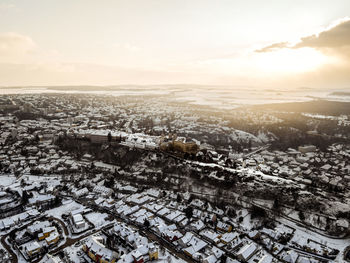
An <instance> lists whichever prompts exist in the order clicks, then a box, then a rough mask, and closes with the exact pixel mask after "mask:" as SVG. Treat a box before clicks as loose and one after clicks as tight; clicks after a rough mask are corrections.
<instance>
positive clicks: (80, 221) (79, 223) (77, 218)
mask: <svg viewBox="0 0 350 263" xmlns="http://www.w3.org/2000/svg"><path fill="white" fill-rule="evenodd" d="M72 219H73V224H74V226H75V227H76V228H78V229H82V228H84V227H85V220H84V218H83V216H82V215H81V214H75V215H73V216H72Z"/></svg>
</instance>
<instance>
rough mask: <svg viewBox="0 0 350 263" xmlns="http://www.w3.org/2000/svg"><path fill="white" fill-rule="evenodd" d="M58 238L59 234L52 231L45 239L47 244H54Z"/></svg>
mask: <svg viewBox="0 0 350 263" xmlns="http://www.w3.org/2000/svg"><path fill="white" fill-rule="evenodd" d="M59 239H60V235H59V234H58V232H57V231H54V232H53V233H51V234H50V236H48V237H47V238H46V239H45V240H46V243H47V245H53V244H56V243H57V242H58V240H59Z"/></svg>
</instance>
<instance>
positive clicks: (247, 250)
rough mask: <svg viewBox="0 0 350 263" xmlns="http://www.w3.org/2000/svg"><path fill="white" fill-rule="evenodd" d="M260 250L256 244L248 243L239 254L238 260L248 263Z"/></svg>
mask: <svg viewBox="0 0 350 263" xmlns="http://www.w3.org/2000/svg"><path fill="white" fill-rule="evenodd" d="M257 250H258V246H257V245H256V244H255V243H248V244H246V245H245V246H243V247H242V248H241V249H240V250H239V251H238V252H237V258H238V259H239V260H241V261H243V262H247V261H248V260H249V259H250V258H251V257H252V256H253V255H254V254H255V252H256V251H257Z"/></svg>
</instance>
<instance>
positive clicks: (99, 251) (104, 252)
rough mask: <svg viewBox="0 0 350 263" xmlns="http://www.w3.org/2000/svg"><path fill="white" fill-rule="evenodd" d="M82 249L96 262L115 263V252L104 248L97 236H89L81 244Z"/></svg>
mask: <svg viewBox="0 0 350 263" xmlns="http://www.w3.org/2000/svg"><path fill="white" fill-rule="evenodd" d="M83 251H84V252H85V253H86V254H87V255H88V257H90V258H91V259H92V260H93V261H94V262H98V263H115V262H116V259H117V256H118V255H117V253H116V252H114V251H112V250H110V249H108V248H106V247H105V246H104V245H103V244H102V243H101V242H100V240H98V239H97V237H89V239H88V240H87V241H86V242H85V244H84V245H83Z"/></svg>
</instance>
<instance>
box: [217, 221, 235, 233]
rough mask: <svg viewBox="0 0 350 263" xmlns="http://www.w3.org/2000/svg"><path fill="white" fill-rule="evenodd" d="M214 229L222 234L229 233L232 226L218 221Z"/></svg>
mask: <svg viewBox="0 0 350 263" xmlns="http://www.w3.org/2000/svg"><path fill="white" fill-rule="evenodd" d="M216 229H217V230H220V231H223V232H231V231H232V226H231V225H229V224H227V223H225V222H222V221H219V222H218V224H217V225H216Z"/></svg>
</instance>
